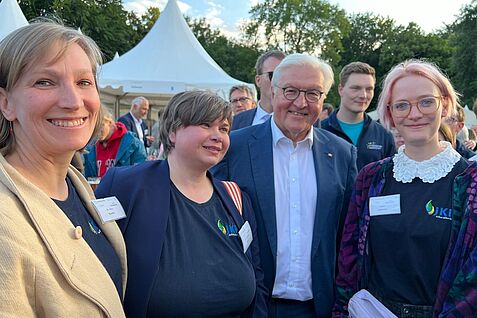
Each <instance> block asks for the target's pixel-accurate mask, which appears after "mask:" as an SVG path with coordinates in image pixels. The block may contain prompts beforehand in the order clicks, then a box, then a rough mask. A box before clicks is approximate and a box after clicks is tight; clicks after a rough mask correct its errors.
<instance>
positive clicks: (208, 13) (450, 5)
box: [124, 0, 471, 38]
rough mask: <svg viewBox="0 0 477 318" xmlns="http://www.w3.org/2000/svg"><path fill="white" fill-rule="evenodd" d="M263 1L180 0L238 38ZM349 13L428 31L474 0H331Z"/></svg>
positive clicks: (140, 4)
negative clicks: (377, 15) (252, 10)
mask: <svg viewBox="0 0 477 318" xmlns="http://www.w3.org/2000/svg"><path fill="white" fill-rule="evenodd" d="M259 1H260V0H177V3H178V4H179V7H180V9H181V11H182V12H183V13H184V14H186V15H188V16H190V17H192V18H206V20H207V22H208V23H209V24H210V25H211V26H212V27H214V28H218V29H220V30H221V31H222V32H223V33H224V34H225V35H226V36H231V37H235V38H237V37H238V34H239V28H240V25H241V24H243V22H244V21H247V20H248V19H249V18H250V16H249V13H248V12H249V10H250V8H251V7H252V6H253V5H255V4H257V3H258V2H259ZM328 1H329V2H330V3H331V4H335V5H337V6H339V7H340V8H342V9H344V10H345V11H346V12H347V13H349V14H350V13H364V12H371V13H374V14H379V15H382V16H387V17H390V18H392V19H394V20H395V21H396V22H397V23H398V24H403V25H407V24H408V23H409V22H412V21H414V22H416V23H417V24H418V25H420V26H421V27H422V29H423V30H424V31H426V32H432V31H435V30H437V29H440V28H442V27H443V26H445V24H449V23H451V22H453V21H454V20H455V17H456V15H458V14H459V11H460V9H461V8H462V6H463V5H465V4H468V3H470V2H471V0H328ZM166 3H167V0H125V1H124V6H125V8H126V9H127V10H132V11H135V12H136V13H143V12H145V10H146V8H148V7H150V6H155V7H159V8H160V9H161V10H163V9H164V7H165V5H166Z"/></svg>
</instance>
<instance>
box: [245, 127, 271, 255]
mask: <svg viewBox="0 0 477 318" xmlns="http://www.w3.org/2000/svg"><path fill="white" fill-rule="evenodd" d="M272 142H273V141H272V131H271V127H270V119H269V120H268V121H267V122H265V123H263V124H262V125H261V128H260V129H257V131H256V132H255V133H254V134H253V135H252V138H250V142H249V150H250V164H251V166H252V178H253V181H254V184H255V191H256V193H257V199H258V203H259V205H260V211H256V214H257V217H258V214H260V215H261V217H262V219H263V224H264V225H265V229H266V231H267V237H268V241H269V244H270V248H271V250H272V254H273V256H274V258H275V259H276V256H277V219H276V214H275V213H276V212H275V186H274V178H273V148H272Z"/></svg>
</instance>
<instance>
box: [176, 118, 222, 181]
mask: <svg viewBox="0 0 477 318" xmlns="http://www.w3.org/2000/svg"><path fill="white" fill-rule="evenodd" d="M229 130H230V124H229V122H228V121H227V120H226V119H216V120H215V121H214V122H212V123H203V124H200V125H190V126H187V127H180V128H178V129H177V130H176V132H172V133H170V135H169V139H170V141H171V142H172V143H173V144H174V148H173V149H172V150H171V152H170V154H169V158H171V159H172V160H174V158H180V161H181V162H182V163H183V164H186V165H188V167H187V168H189V169H190V168H193V169H194V170H197V171H201V172H202V171H206V170H208V169H209V168H211V167H212V166H214V165H216V164H217V163H219V161H220V160H222V159H223V158H224V156H225V153H226V152H227V150H228V149H229V145H230V139H229V134H228V133H229Z"/></svg>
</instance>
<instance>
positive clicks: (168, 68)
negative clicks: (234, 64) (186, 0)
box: [99, 0, 255, 97]
mask: <svg viewBox="0 0 477 318" xmlns="http://www.w3.org/2000/svg"><path fill="white" fill-rule="evenodd" d="M99 84H100V88H101V92H102V93H103V97H104V94H106V95H109V96H110V97H118V96H123V95H128V97H131V96H132V95H136V96H137V95H144V96H146V97H148V96H149V97H150V96H157V95H164V94H166V95H168V96H170V95H172V94H176V93H178V92H182V91H188V90H195V89H207V90H211V91H214V92H216V93H217V94H219V95H220V96H222V97H226V96H227V97H228V91H229V89H230V87H231V86H233V85H237V84H247V83H243V82H240V81H238V80H236V79H234V78H232V77H230V76H229V75H228V74H227V73H225V72H224V71H223V70H222V68H221V67H220V66H219V65H218V64H217V63H216V62H215V61H214V60H213V59H212V58H211V57H210V56H209V54H207V52H206V51H205V50H204V48H203V47H202V46H201V45H200V43H199V41H198V40H197V39H196V38H195V36H194V34H193V33H192V31H191V30H190V28H189V26H188V25H187V22H186V21H185V19H184V17H183V16H182V13H181V12H180V10H179V7H178V5H177V3H176V0H169V2H168V4H167V6H166V8H165V9H164V11H163V12H162V13H161V15H160V17H159V19H158V20H157V21H156V23H155V24H154V26H153V27H152V29H151V30H150V31H149V33H148V34H147V35H146V36H145V37H144V39H142V41H141V42H139V44H138V45H137V46H135V47H134V48H132V49H131V50H130V51H128V52H126V53H124V54H123V55H121V56H120V57H118V58H115V59H113V60H112V61H110V62H109V63H106V64H105V65H103V67H102V69H101V71H100V73H99ZM247 85H249V86H250V87H251V88H252V89H253V90H254V91H255V87H254V86H253V85H251V84H247Z"/></svg>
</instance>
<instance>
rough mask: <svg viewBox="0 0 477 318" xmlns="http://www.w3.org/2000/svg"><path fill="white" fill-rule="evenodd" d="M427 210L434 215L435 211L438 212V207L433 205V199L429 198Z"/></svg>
mask: <svg viewBox="0 0 477 318" xmlns="http://www.w3.org/2000/svg"><path fill="white" fill-rule="evenodd" d="M426 211H427V214H429V215H434V213H435V212H436V209H435V208H434V206H433V205H432V200H429V202H427V203H426Z"/></svg>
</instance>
